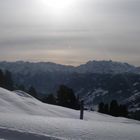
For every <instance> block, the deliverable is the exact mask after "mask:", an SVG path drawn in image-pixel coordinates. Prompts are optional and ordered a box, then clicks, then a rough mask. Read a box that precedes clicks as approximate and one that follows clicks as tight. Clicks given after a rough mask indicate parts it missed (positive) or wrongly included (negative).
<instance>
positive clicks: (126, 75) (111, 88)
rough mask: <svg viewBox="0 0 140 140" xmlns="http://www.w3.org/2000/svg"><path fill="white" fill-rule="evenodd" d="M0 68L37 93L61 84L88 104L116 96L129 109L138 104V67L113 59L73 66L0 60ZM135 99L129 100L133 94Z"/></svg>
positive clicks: (138, 106)
mask: <svg viewBox="0 0 140 140" xmlns="http://www.w3.org/2000/svg"><path fill="white" fill-rule="evenodd" d="M0 69H3V70H9V71H11V72H12V75H13V80H14V82H15V85H24V86H25V87H26V88H29V87H30V86H34V87H35V88H36V90H37V91H38V93H39V94H38V96H40V94H41V93H42V94H43V96H46V95H47V94H50V93H54V94H55V93H56V92H57V90H58V88H59V86H60V85H61V84H64V85H67V86H68V87H71V88H72V89H73V90H74V91H75V93H76V95H79V96H80V97H81V98H84V100H85V102H86V105H87V106H93V105H97V104H98V103H99V102H101V101H104V102H110V101H111V100H112V99H117V100H118V102H120V103H125V104H127V105H128V106H129V108H130V109H131V110H137V109H139V108H140V104H139V99H140V98H139V92H140V74H139V68H138V67H135V66H132V65H129V64H127V63H120V62H114V61H89V62H87V63H86V64H83V65H80V66H77V67H73V66H64V65H60V64H55V63H50V62H48V63H47V62H39V63H31V62H23V61H18V62H0ZM133 97H134V99H133V100H132V98H133Z"/></svg>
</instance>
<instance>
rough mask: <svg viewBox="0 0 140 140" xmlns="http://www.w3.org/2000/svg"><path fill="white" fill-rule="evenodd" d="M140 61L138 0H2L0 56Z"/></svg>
mask: <svg viewBox="0 0 140 140" xmlns="http://www.w3.org/2000/svg"><path fill="white" fill-rule="evenodd" d="M103 59H105V60H110V59H112V60H116V61H123V62H128V63H130V64H134V65H139V66H140V0H0V61H2V60H8V61H16V60H25V61H52V62H57V63H62V64H71V65H79V64H80V63H84V62H86V61H88V60H103Z"/></svg>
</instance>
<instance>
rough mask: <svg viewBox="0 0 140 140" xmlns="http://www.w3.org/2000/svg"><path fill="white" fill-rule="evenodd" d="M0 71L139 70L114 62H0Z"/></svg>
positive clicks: (112, 71)
mask: <svg viewBox="0 0 140 140" xmlns="http://www.w3.org/2000/svg"><path fill="white" fill-rule="evenodd" d="M0 69H6V70H7V69H8V70H10V71H11V72H13V73H24V74H27V73H31V74H36V73H38V72H56V71H57V72H67V73H73V72H77V73H115V74H116V73H126V72H130V73H136V72H137V73H138V72H140V70H139V68H137V67H135V66H132V65H129V64H127V63H121V62H114V61H89V62H87V63H86V64H82V65H80V66H77V67H74V66H66V65H60V64H55V63H51V62H38V63H33V62H23V61H17V62H6V61H4V62H0Z"/></svg>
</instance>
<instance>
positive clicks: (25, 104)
mask: <svg viewBox="0 0 140 140" xmlns="http://www.w3.org/2000/svg"><path fill="white" fill-rule="evenodd" d="M0 140H140V122H139V121H135V120H130V119H126V118H121V117H118V118H115V117H112V116H108V115H105V114H100V113H97V112H88V111H85V113H84V120H79V111H75V110H72V109H67V108H63V107H58V106H54V105H48V104H44V103H41V102H40V101H38V100H37V99H34V98H33V97H31V96H29V95H27V93H24V92H20V91H15V92H10V91H8V90H5V89H2V88H0Z"/></svg>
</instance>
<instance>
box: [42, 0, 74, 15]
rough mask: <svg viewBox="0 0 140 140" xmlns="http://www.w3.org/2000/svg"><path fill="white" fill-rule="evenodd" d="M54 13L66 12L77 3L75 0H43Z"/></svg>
mask: <svg viewBox="0 0 140 140" xmlns="http://www.w3.org/2000/svg"><path fill="white" fill-rule="evenodd" d="M41 1H42V3H43V5H44V6H46V8H48V9H47V10H49V12H50V13H51V14H53V15H61V14H64V13H65V12H66V11H67V10H68V9H69V8H70V7H71V5H73V4H74V3H75V0H41Z"/></svg>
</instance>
